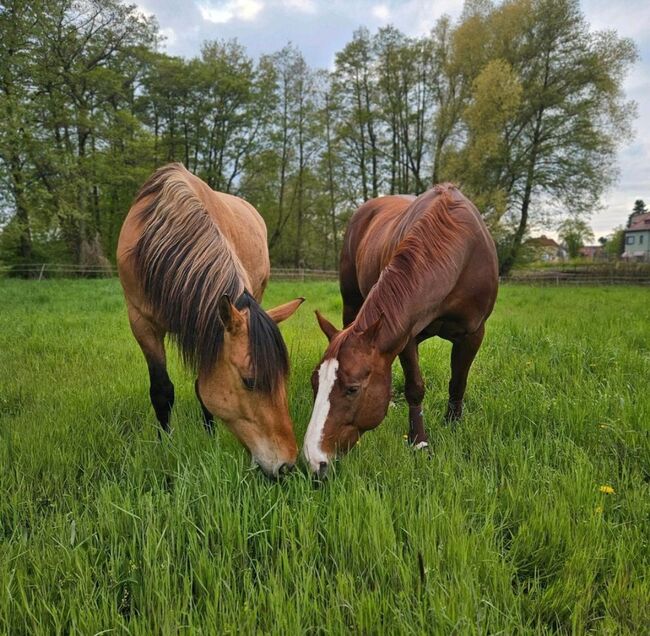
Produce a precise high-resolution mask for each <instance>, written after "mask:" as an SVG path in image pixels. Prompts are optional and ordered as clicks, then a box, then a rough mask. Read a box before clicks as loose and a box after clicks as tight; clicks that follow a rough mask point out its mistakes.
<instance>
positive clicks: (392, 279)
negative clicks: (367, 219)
mask: <svg viewBox="0 0 650 636" xmlns="http://www.w3.org/2000/svg"><path fill="white" fill-rule="evenodd" d="M467 206H471V203H469V202H468V200H467V199H465V197H463V196H462V194H461V193H460V191H459V190H458V189H457V188H456V186H455V185H453V184H451V183H444V184H440V185H436V186H434V187H433V188H431V189H430V190H428V191H427V192H425V193H424V194H423V195H421V196H419V197H418V198H417V199H416V200H415V201H413V203H412V204H411V205H410V206H409V207H408V209H407V210H406V212H405V213H404V215H403V217H402V219H401V220H400V222H399V224H398V226H397V228H396V245H397V247H396V249H395V251H394V252H393V255H392V257H391V259H390V261H389V263H388V265H387V266H386V267H385V268H384V269H383V270H382V272H381V275H380V276H379V280H378V281H377V282H376V283H375V285H374V286H373V288H372V289H371V290H370V293H369V294H368V296H367V297H366V299H365V301H364V303H363V306H362V308H361V310H360V311H359V314H358V315H357V318H356V320H355V322H354V329H355V330H358V331H363V330H365V329H367V328H368V327H370V326H371V325H372V324H373V323H374V322H375V321H377V320H378V319H379V317H380V316H382V315H383V316H384V319H385V320H386V321H387V322H388V323H389V324H391V325H394V326H395V330H400V331H401V330H404V329H406V323H405V320H406V319H407V318H408V316H407V315H406V314H405V312H404V301H405V299H408V298H410V297H412V296H413V295H414V294H417V293H418V291H419V290H421V289H422V285H423V284H424V283H425V281H427V280H428V281H431V282H430V284H431V285H433V284H435V281H436V280H438V279H439V278H441V277H443V276H450V275H452V276H453V275H456V274H457V272H458V271H459V270H460V269H461V267H462V263H461V262H459V260H458V258H457V257H458V254H459V251H460V250H461V248H462V245H463V242H464V241H465V240H466V234H467V231H466V228H465V224H464V223H462V222H461V221H460V220H458V219H457V218H456V217H455V216H454V210H456V209H458V208H460V207H467Z"/></svg>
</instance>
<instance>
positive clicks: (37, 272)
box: [0, 263, 650, 285]
mask: <svg viewBox="0 0 650 636" xmlns="http://www.w3.org/2000/svg"><path fill="white" fill-rule="evenodd" d="M116 275H117V270H116V268H115V267H112V266H111V267H83V266H80V265H71V264H62V263H39V264H31V265H20V266H0V278H5V277H12V278H29V279H36V280H42V279H45V278H110V277H113V276H116ZM271 278H272V279H273V280H284V281H298V282H305V281H319V280H322V281H336V280H338V272H337V271H336V270H328V269H291V268H275V267H274V268H272V270H271ZM501 282H502V283H516V284H526V285H650V269H648V268H643V269H636V270H635V269H630V268H620V269H619V268H609V269H604V268H576V269H562V270H559V269H558V270H530V271H526V270H522V271H517V272H514V273H513V274H511V275H510V276H508V277H506V278H502V279H501Z"/></svg>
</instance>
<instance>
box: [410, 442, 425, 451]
mask: <svg viewBox="0 0 650 636" xmlns="http://www.w3.org/2000/svg"><path fill="white" fill-rule="evenodd" d="M425 448H429V442H418V443H417V444H415V446H413V449H414V450H423V449H425Z"/></svg>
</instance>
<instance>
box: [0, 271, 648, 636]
mask: <svg viewBox="0 0 650 636" xmlns="http://www.w3.org/2000/svg"><path fill="white" fill-rule="evenodd" d="M297 295H304V296H306V297H307V300H308V302H307V303H305V304H304V305H303V307H302V308H301V309H300V310H299V312H298V313H297V315H296V316H294V317H293V318H292V319H291V320H289V321H288V322H287V323H286V324H284V325H283V326H282V331H283V334H284V336H285V338H286V341H287V344H288V348H289V351H290V355H291V362H292V376H291V389H290V405H291V411H292V414H293V417H294V421H295V422H296V431H297V437H298V440H299V442H300V441H301V440H302V437H303V435H304V431H305V427H306V423H307V421H308V419H309V415H310V409H311V404H312V396H311V388H310V383H309V378H310V374H311V371H312V369H313V367H314V365H315V364H316V362H317V361H318V359H319V357H320V355H321V353H322V351H323V349H324V345H325V339H324V337H323V336H322V334H321V333H320V331H319V330H318V327H317V325H316V321H315V319H314V316H313V309H315V308H319V309H321V310H322V311H324V313H325V314H326V315H327V316H328V317H329V318H330V319H332V320H333V321H334V322H335V323H336V324H340V300H339V296H338V290H337V286H336V284H335V283H304V284H300V283H273V284H272V285H271V287H270V289H269V291H268V294H267V296H266V299H265V301H266V304H267V305H268V306H271V305H274V304H276V303H279V302H282V301H285V300H288V299H290V298H293V297H295V296H297ZM649 327H650V290H648V289H643V288H632V287H618V288H598V287H591V288H581V289H573V288H533V287H524V286H504V287H502V289H501V291H500V297H499V300H498V302H497V307H496V310H495V314H494V315H493V317H492V318H491V319H490V321H489V322H488V330H487V336H486V339H485V342H484V345H483V348H482V349H481V351H480V353H479V356H478V358H477V361H476V363H475V365H474V368H473V371H472V374H471V376H470V383H469V387H468V394H467V402H466V414H465V417H464V419H463V420H462V422H461V423H460V424H459V425H458V426H457V427H456V428H455V429H452V428H450V427H447V426H443V425H442V422H441V420H442V414H443V412H444V406H445V401H446V396H445V390H446V383H447V381H448V365H449V348H450V346H449V344H448V343H445V342H443V341H440V340H432V341H428V342H427V343H425V344H424V345H423V346H422V347H421V357H422V362H423V370H424V375H425V378H426V383H427V397H426V399H425V416H426V422H427V426H428V430H429V432H430V435H431V441H432V444H431V446H432V452H431V455H430V456H429V455H428V454H427V453H422V452H419V453H414V452H413V451H411V450H410V449H409V448H408V447H407V446H406V445H405V442H404V440H403V434H404V433H406V429H407V422H406V418H407V407H406V404H405V401H404V398H403V396H402V388H403V380H402V374H401V369H400V368H399V365H398V364H396V365H395V367H394V390H395V397H394V406H392V407H391V408H390V409H389V415H388V417H387V419H386V420H385V421H384V422H383V424H382V425H381V426H380V427H379V428H378V429H377V430H376V431H374V432H371V433H368V434H367V435H366V436H364V437H363V439H362V440H361V443H360V444H359V445H358V447H356V448H354V449H353V451H352V452H351V453H350V454H349V456H348V457H346V458H345V459H344V460H343V461H342V462H340V463H339V465H338V466H337V467H336V471H335V474H334V475H333V476H332V478H331V479H329V480H328V481H327V482H326V483H325V484H324V485H322V486H321V487H318V488H317V487H315V486H314V484H313V483H312V481H311V480H310V479H309V478H308V477H307V476H306V475H305V474H304V472H302V471H296V472H294V473H293V474H291V475H290V476H289V477H288V478H287V479H285V480H284V481H283V482H282V483H273V482H271V481H268V480H267V479H266V478H264V477H263V475H262V474H261V473H260V472H259V471H253V470H250V468H249V460H248V458H247V455H246V452H245V451H244V449H243V448H242V447H240V446H239V444H238V443H237V442H236V441H235V440H234V438H232V436H231V435H230V434H229V433H228V432H227V431H226V430H225V429H224V428H223V427H222V426H219V427H218V428H217V433H216V434H215V436H214V437H213V438H210V437H209V436H208V435H207V434H206V433H205V432H204V430H203V427H202V424H201V417H200V412H199V407H198V404H197V403H196V400H195V398H194V390H193V377H192V376H191V375H190V374H189V373H188V372H187V371H185V370H183V369H182V368H181V366H180V364H179V361H178V357H177V356H176V355H174V354H172V355H171V356H170V366H171V371H170V374H171V376H172V379H173V380H174V382H175V384H176V396H177V397H176V407H175V411H174V415H173V419H172V425H173V429H174V432H173V435H172V436H171V437H170V438H166V439H163V440H162V441H159V440H158V436H157V432H156V423H155V419H154V415H153V410H152V408H151V406H150V404H149V398H148V379H147V374H146V368H145V364H144V360H143V358H142V356H141V353H140V350H139V349H138V348H137V345H136V343H135V341H134V340H133V338H132V336H131V333H130V331H129V327H128V324H127V320H126V313H125V310H124V305H123V300H122V296H121V291H120V288H119V283H118V282H117V281H116V280H95V281H64V280H62V281H54V280H52V281H41V282H37V281H33V282H26V281H14V280H3V281H0V634H11V635H12V636H13V635H16V634H93V633H98V632H101V633H128V634H134V635H135V634H177V633H182V634H185V633H187V634H190V633H204V634H212V633H214V634H235V633H236V634H254V633H270V634H300V633H309V634H341V633H347V632H352V633H357V634H423V633H433V634H452V633H453V634H473V633H476V634H497V633H505V634H521V633H551V632H565V633H584V632H593V633H605V634H618V633H638V634H642V633H648V632H650V602H649V601H650V577H649V574H650V543H649V541H650V433H649V430H650V387H649V379H650V331H649ZM601 488H602V490H604V491H605V492H601Z"/></svg>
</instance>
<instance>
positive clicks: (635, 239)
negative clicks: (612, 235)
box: [623, 212, 650, 261]
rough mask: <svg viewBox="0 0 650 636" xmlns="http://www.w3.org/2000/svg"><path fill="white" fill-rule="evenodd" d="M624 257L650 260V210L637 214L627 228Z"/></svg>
mask: <svg viewBox="0 0 650 636" xmlns="http://www.w3.org/2000/svg"><path fill="white" fill-rule="evenodd" d="M623 258H626V259H629V260H635V261H650V212H644V213H643V214H635V215H634V216H633V217H632V221H631V223H630V227H628V228H627V229H626V230H625V251H624V252H623Z"/></svg>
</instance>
